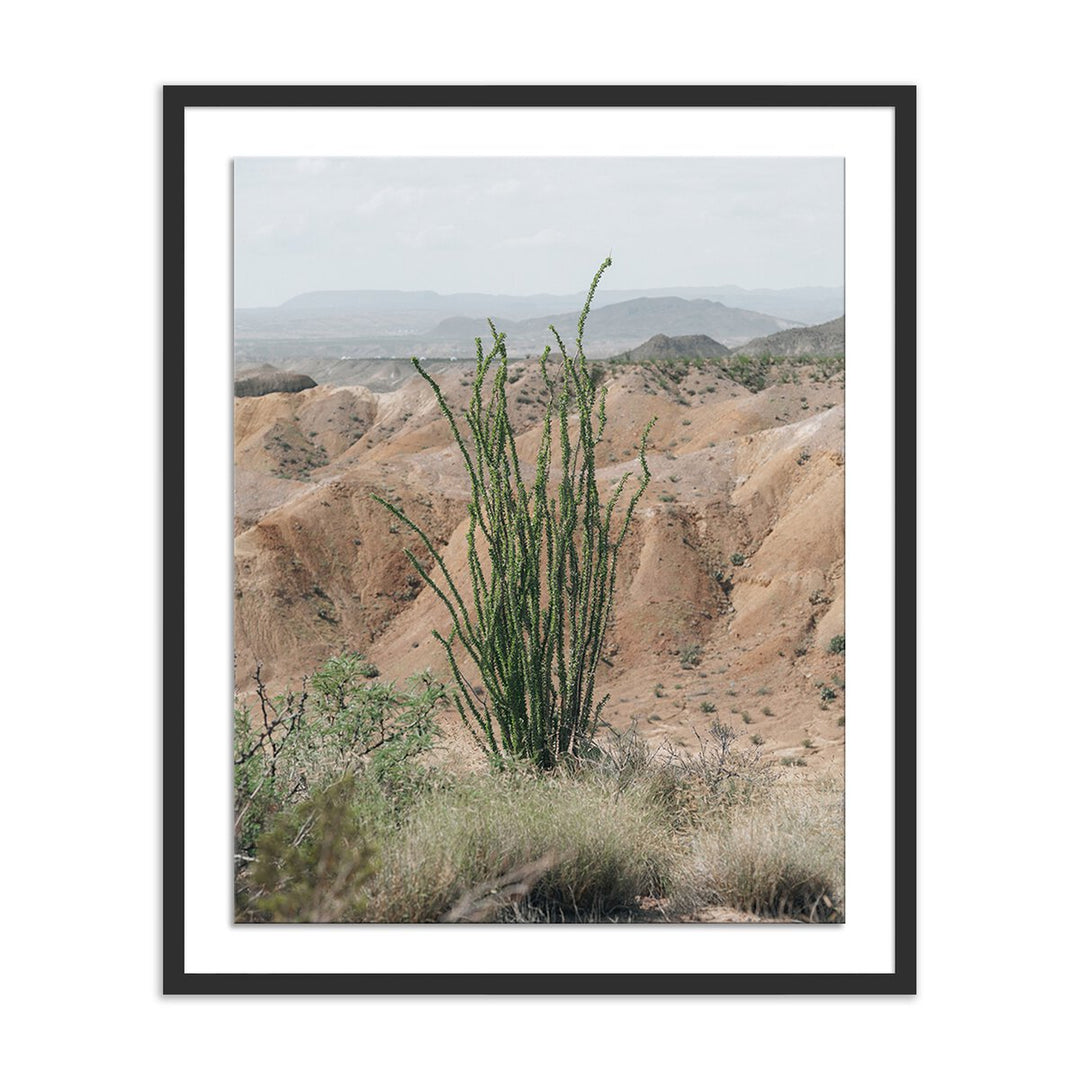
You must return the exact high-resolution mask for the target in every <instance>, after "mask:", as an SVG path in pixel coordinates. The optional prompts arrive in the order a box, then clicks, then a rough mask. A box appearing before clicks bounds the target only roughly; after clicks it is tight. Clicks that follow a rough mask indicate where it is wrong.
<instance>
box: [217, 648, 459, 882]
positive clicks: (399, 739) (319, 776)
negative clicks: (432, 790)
mask: <svg viewBox="0 0 1080 1080" xmlns="http://www.w3.org/2000/svg"><path fill="white" fill-rule="evenodd" d="M374 670H375V669H374V667H373V666H372V665H370V664H368V663H366V662H365V661H364V658H363V657H362V656H361V655H360V654H359V653H348V652H347V653H342V654H341V655H339V656H333V657H331V658H330V659H329V660H327V661H326V662H325V663H324V664H323V666H322V667H320V668H319V669H318V670H317V671H316V672H315V673H314V674H312V675H311V676H309V677H308V678H307V679H306V680H305V681H304V684H303V687H302V689H301V690H300V691H299V692H296V691H292V690H290V691H287V692H286V693H283V694H279V695H276V696H271V695H270V694H269V693H268V691H267V689H266V687H265V685H264V684H263V682H262V678H261V674H260V672H259V671H258V670H256V673H255V687H256V690H255V701H254V704H253V705H249V704H242V703H240V702H239V701H238V702H237V704H236V706H235V709H234V724H233V800H234V805H233V811H234V812H233V819H234V833H235V840H236V854H237V862H238V863H239V864H240V865H241V867H242V865H243V864H244V863H248V862H250V861H251V860H252V858H253V857H254V853H255V846H256V843H257V841H258V839H259V836H260V834H261V833H262V831H263V830H264V829H265V828H266V827H267V825H268V824H269V822H270V820H271V819H272V818H273V817H274V816H275V815H276V814H280V813H281V812H283V811H286V810H289V809H290V808H292V807H294V806H296V805H297V804H299V803H301V802H303V801H304V800H306V799H308V798H310V797H311V796H312V795H313V794H314V793H316V792H319V791H322V790H324V789H327V788H329V787H330V785H332V784H334V783H336V782H337V781H339V780H341V779H342V778H343V777H345V775H346V774H349V773H351V774H352V775H353V776H354V777H355V778H356V783H357V785H358V788H359V789H362V790H364V791H366V792H368V793H369V794H370V795H371V797H372V798H373V799H381V800H383V801H385V802H386V804H387V805H388V806H391V805H393V804H394V803H399V802H402V801H403V800H404V799H405V796H406V795H407V794H408V792H410V791H411V790H412V789H414V788H416V787H418V786H419V785H421V784H422V781H423V768H422V767H421V766H420V765H419V763H418V758H419V757H420V755H421V754H423V753H424V751H426V750H427V749H429V748H430V747H431V745H432V742H433V740H434V737H435V734H436V727H435V713H436V710H437V709H438V707H439V705H440V703H441V702H442V701H443V700H444V696H443V691H442V688H441V687H440V686H439V685H438V684H436V683H434V682H432V680H431V679H430V678H429V677H428V676H427V675H421V676H417V677H416V678H415V679H413V680H411V681H410V683H409V684H408V686H407V688H406V689H404V690H402V689H399V688H398V687H396V686H395V685H394V684H393V683H376V682H372V681H370V680H371V673H372V672H373V671H374Z"/></svg>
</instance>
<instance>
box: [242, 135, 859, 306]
mask: <svg viewBox="0 0 1080 1080" xmlns="http://www.w3.org/2000/svg"><path fill="white" fill-rule="evenodd" d="M234 178H235V192H236V199H235V283H236V290H235V296H234V302H235V304H236V306H238V307H259V306H269V305H275V304H279V303H281V302H282V301H284V300H287V299H289V298H290V297H292V296H295V295H296V294H298V293H302V292H310V291H313V290H317V289H432V290H434V291H436V292H440V293H449V292H488V293H517V294H527V293H537V292H551V293H572V292H577V291H579V290H581V289H584V288H586V287H587V285H588V283H589V281H590V280H591V278H592V275H593V274H594V273H595V271H596V268H597V267H598V266H599V264H600V263H601V262H602V261H603V259H604V258H605V257H606V256H607V255H608V254H609V253H610V254H611V256H612V258H613V260H614V261H613V265H612V267H611V269H610V270H609V271H608V272H607V273H606V274H605V276H604V284H605V286H606V287H608V288H611V289H636V288H642V289H645V288H661V287H665V286H675V285H682V286H688V285H690V286H718V285H741V286H742V287H744V288H747V289H752V288H789V287H792V286H799V285H842V284H843V275H844V270H843V244H844V239H843V231H844V230H843V220H844V219H843V210H844V203H843V199H844V196H843V185H844V172H843V161H842V160H841V159H839V158H520V157H519V158H238V159H237V160H236V162H235V172H234Z"/></svg>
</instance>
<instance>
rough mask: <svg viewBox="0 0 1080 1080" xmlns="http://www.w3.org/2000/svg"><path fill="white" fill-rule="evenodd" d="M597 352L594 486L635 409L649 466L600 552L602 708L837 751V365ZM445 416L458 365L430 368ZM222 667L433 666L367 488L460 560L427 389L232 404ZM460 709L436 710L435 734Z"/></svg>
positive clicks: (410, 575)
mask: <svg viewBox="0 0 1080 1080" xmlns="http://www.w3.org/2000/svg"><path fill="white" fill-rule="evenodd" d="M740 363H741V362H738V361H736V360H732V359H730V358H725V359H724V360H723V361H717V362H712V363H710V362H702V361H697V362H681V363H680V362H674V363H671V362H657V363H655V364H645V365H638V364H614V365H612V364H609V365H607V366H603V367H601V368H600V369H598V371H597V378H599V379H602V380H604V381H605V383H606V384H607V387H608V397H607V415H608V428H607V431H606V432H605V435H604V439H603V441H602V443H601V444H600V445H599V446H598V447H597V459H596V460H597V468H598V480H599V484H600V487H601V493H602V494H603V492H605V491H607V490H610V489H611V488H612V487H613V486H614V485H615V484H616V483H617V482H618V479H619V477H621V476H622V475H623V474H624V473H625V472H627V471H636V468H637V462H636V454H637V443H638V440H639V438H640V435H641V432H642V431H643V430H644V428H645V426H646V424H647V423H648V421H649V420H650V419H651V418H652V417H656V418H657V420H656V424H655V426H654V427H653V429H652V433H651V436H650V439H649V444H648V462H649V468H650V470H651V472H652V482H651V483H650V485H649V488H648V490H647V492H646V495H645V497H644V498H643V499H642V500H641V502H640V504H639V505H638V508H637V510H636V512H635V515H634V519H633V522H632V526H631V530H630V534H629V537H628V540H627V544H626V546H625V548H624V551H623V555H622V557H621V560H620V573H619V579H618V585H617V589H616V598H615V606H614V617H613V622H612V625H611V627H610V631H609V646H608V651H607V656H606V658H605V662H604V663H603V664H602V665H601V669H600V672H599V674H598V679H599V683H600V687H599V689H600V692H601V693H608V694H610V701H609V704H608V707H607V710H606V713H605V719H606V720H607V721H608V722H609V723H611V724H612V725H613V726H615V727H617V728H620V729H625V728H628V727H630V726H632V725H635V726H636V727H637V730H638V731H639V732H640V733H642V734H643V735H645V736H646V737H647V738H650V739H653V740H657V741H659V740H661V739H667V740H669V741H671V742H674V743H676V744H683V745H693V744H694V740H695V731H698V730H704V729H705V728H706V727H707V726H708V725H709V724H710V723H711V722H713V721H716V720H718V721H721V722H725V723H729V724H731V725H733V726H736V727H738V728H739V729H740V731H743V732H748V733H749V734H750V735H751V737H752V738H753V739H754V741H755V742H757V741H758V740H760V741H761V745H762V746H763V749H764V750H765V751H766V752H768V753H769V754H770V755H772V756H774V757H775V758H776V759H777V760H778V761H779V760H784V761H787V762H789V763H797V762H805V763H806V764H807V765H808V766H810V767H811V768H813V767H816V766H819V765H822V764H824V763H827V762H829V763H834V762H839V761H840V759H841V757H842V751H843V742H844V727H843V722H844V690H843V682H844V673H843V653H842V651H841V642H842V635H843V633H844V502H843V492H844V391H843V366H842V362H839V363H838V362H836V361H835V360H834V361H830V362H824V363H819V362H816V361H813V360H810V359H800V360H799V361H792V362H788V363H784V364H777V365H775V366H773V367H771V368H767V369H766V368H759V367H754V366H752V365H751V367H749V368H748V367H746V366H745V364H744V365H742V366H740ZM441 384H442V387H443V391H444V393H445V396H446V398H447V400H448V401H449V402H450V404H451V406H452V407H453V408H455V409H456V410H458V411H459V412H460V411H461V410H462V409H463V408H464V404H465V401H466V400H467V398H468V396H469V395H470V394H471V393H472V376H471V374H470V373H469V372H467V371H466V370H465V369H463V370H462V371H460V372H453V373H450V374H444V375H443V376H442V377H441ZM545 393H546V391H545V389H544V383H543V380H542V378H541V374H540V370H539V367H538V365H537V364H536V363H530V362H517V363H512V364H511V367H510V372H509V379H508V395H509V402H510V409H511V420H512V424H513V427H514V430H515V432H516V433H517V443H518V449H519V453H520V455H521V457H522V460H523V461H524V462H530V461H533V460H535V454H536V448H537V445H538V442H539V435H540V427H539V425H540V421H541V419H542V416H543V410H544V402H545V400H546V399H545ZM235 445H236V482H235V499H236V506H235V523H236V539H235V544H236V599H235V605H236V621H235V626H236V642H235V647H236V677H237V685H238V689H239V690H241V691H242V692H243V691H244V690H246V689H247V688H248V687H249V686H250V685H251V681H250V680H251V675H252V672H253V671H254V669H255V666H256V665H257V664H259V665H261V668H262V674H263V677H264V679H265V680H266V681H267V683H268V684H269V685H270V686H271V688H272V689H281V688H283V687H284V686H285V685H286V684H292V685H294V686H296V685H298V684H299V682H300V680H301V679H302V677H303V676H304V675H305V674H306V673H307V672H309V671H311V670H312V669H313V668H314V667H315V666H316V665H317V664H318V663H319V662H320V661H321V660H323V659H324V658H325V657H326V655H328V654H329V653H330V652H332V651H334V650H337V649H340V648H349V649H355V650H359V651H361V652H364V653H365V654H366V655H367V656H368V658H369V659H370V660H372V661H373V662H374V663H375V664H376V665H377V666H378V668H379V669H380V671H381V673H382V675H383V676H384V677H387V678H396V679H404V678H406V677H407V676H409V675H411V674H413V673H414V672H416V671H418V670H422V669H424V668H427V667H430V668H432V669H433V670H434V671H436V672H437V673H444V672H445V667H446V662H445V657H444V656H443V654H442V650H441V647H440V646H439V645H438V643H437V642H435V641H434V639H433V638H432V635H431V631H432V630H433V629H438V630H441V631H445V630H446V629H447V628H448V617H447V614H446V611H445V609H444V608H443V606H442V603H441V602H440V601H439V599H438V597H437V596H435V595H434V594H433V593H432V590H431V589H430V588H428V587H427V586H425V585H424V582H423V580H422V579H421V578H420V577H419V575H417V573H416V571H415V569H414V568H413V567H412V566H411V565H410V564H409V562H408V560H407V559H406V558H405V556H404V554H403V548H404V547H405V546H409V547H410V548H411V549H412V550H413V551H414V552H415V553H416V554H417V555H418V556H422V561H424V562H425V565H430V564H431V562H432V561H433V560H432V559H431V556H430V555H428V554H427V553H426V552H424V551H423V546H422V545H421V544H420V543H418V541H417V540H416V538H415V537H414V536H409V535H407V533H408V530H407V529H405V528H404V527H403V526H401V525H399V524H398V523H396V522H395V521H394V520H393V519H392V517H391V516H390V515H389V514H388V512H387V511H386V510H385V509H384V508H383V507H381V506H379V504H378V503H376V502H375V500H374V499H373V498H372V497H371V496H372V495H373V494H378V495H380V496H382V497H383V498H386V499H388V500H390V501H392V502H394V503H395V504H397V505H399V506H400V507H401V509H402V510H403V511H404V512H405V513H406V514H407V515H408V516H409V517H411V518H412V519H413V520H414V521H416V522H418V523H419V524H420V525H421V526H422V527H423V528H424V530H425V531H426V532H427V534H428V535H429V536H430V537H431V539H432V541H433V543H434V544H435V546H436V549H437V550H439V552H440V554H441V555H442V557H443V558H444V560H445V561H446V564H447V566H448V567H449V569H450V571H451V573H457V574H461V575H462V578H463V579H464V571H465V559H466V547H465V530H466V521H467V514H466V507H467V500H468V495H469V489H468V483H467V477H466V474H465V471H464V468H463V466H462V463H461V460H460V455H459V453H458V450H457V447H456V445H455V444H454V441H453V439H452V436H451V433H450V430H449V425H448V424H447V423H446V421H445V420H444V419H443V418H442V416H441V414H440V413H439V410H438V407H437V405H436V402H435V400H434V396H433V394H432V392H431V389H430V388H429V387H428V386H427V384H426V383H424V382H423V380H421V379H420V378H419V377H414V378H413V379H411V380H410V381H409V382H407V383H406V384H405V385H404V386H402V387H401V388H400V389H398V390H396V391H393V392H391V393H384V394H376V393H372V392H371V391H370V390H367V389H365V388H363V387H329V386H317V387H314V388H312V389H308V390H304V391H301V392H299V393H271V394H266V395H264V396H261V397H250V398H238V399H237V400H236V423H235ZM457 724H458V721H457V719H456V717H455V716H454V715H450V714H448V716H447V717H446V723H445V726H446V728H447V729H448V730H449V731H450V732H451V737H452V733H453V731H454V729H455V728H456V726H457Z"/></svg>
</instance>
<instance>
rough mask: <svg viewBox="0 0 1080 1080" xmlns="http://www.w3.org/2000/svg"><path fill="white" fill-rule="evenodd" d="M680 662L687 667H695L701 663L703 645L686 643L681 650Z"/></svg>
mask: <svg viewBox="0 0 1080 1080" xmlns="http://www.w3.org/2000/svg"><path fill="white" fill-rule="evenodd" d="M679 663H680V664H681V665H682V666H683V668H686V669H687V670H688V669H690V668H695V667H697V666H698V665H699V664H700V663H701V646H700V645H684V646H683V647H682V648H681V649H680V650H679Z"/></svg>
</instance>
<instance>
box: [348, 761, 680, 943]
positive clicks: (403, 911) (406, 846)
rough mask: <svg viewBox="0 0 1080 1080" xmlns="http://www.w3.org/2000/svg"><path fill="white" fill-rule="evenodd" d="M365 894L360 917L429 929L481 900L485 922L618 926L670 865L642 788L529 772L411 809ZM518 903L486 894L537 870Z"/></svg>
mask: <svg viewBox="0 0 1080 1080" xmlns="http://www.w3.org/2000/svg"><path fill="white" fill-rule="evenodd" d="M380 851H381V853H382V854H381V860H382V865H381V867H380V870H379V872H378V873H377V874H376V875H374V876H373V877H372V878H371V879H370V881H369V882H368V883H367V885H366V886H365V890H364V892H365V899H366V907H365V910H364V918H365V919H366V920H368V921H372V922H390V923H400V922H410V923H411V922H433V921H436V920H438V919H440V918H441V917H444V916H445V915H446V914H447V912H449V911H450V910H451V909H452V908H453V907H454V906H455V905H456V904H457V902H458V901H459V900H460V899H461V898H462V897H463V896H466V895H470V894H471V895H476V893H477V891H478V887H480V888H479V891H480V892H481V893H483V892H485V891H486V892H487V893H488V894H489V895H488V897H487V899H488V900H489V901H490V903H489V905H488V916H489V917H491V918H500V919H503V920H507V919H517V920H530V921H531V920H545V921H591V920H600V919H603V920H607V919H611V918H618V917H620V916H626V915H628V914H629V913H630V912H631V911H632V910H633V909H634V908H635V907H636V905H637V901H638V898H639V897H641V896H643V895H655V894H656V893H657V892H658V891H659V890H661V889H663V887H664V885H665V883H666V880H667V878H668V875H669V873H670V870H671V868H672V866H673V859H674V856H673V853H672V845H671V840H670V832H669V829H668V827H667V825H666V823H665V820H664V814H663V810H662V808H661V807H660V805H659V804H658V803H657V802H656V800H655V799H654V798H653V797H652V796H651V795H650V792H649V790H648V789H647V788H645V787H642V786H640V785H625V786H622V787H620V785H619V783H618V779H617V777H615V776H610V775H607V776H606V775H604V774H603V773H602V772H601V771H599V770H589V771H585V772H579V773H565V772H561V771H553V772H548V773H539V772H535V771H524V770H522V769H519V768H514V767H513V766H507V767H505V768H504V769H502V771H500V772H497V773H494V774H492V775H486V776H485V775H480V776H474V777H471V778H467V779H463V780H461V781H459V782H458V783H456V784H454V785H453V786H449V787H443V788H440V789H436V790H434V791H433V792H431V793H430V794H428V795H426V796H425V797H423V798H422V799H421V801H420V802H419V803H418V804H417V806H416V807H415V809H414V812H413V813H412V814H411V815H410V817H409V819H408V821H407V822H406V823H405V824H404V825H403V826H402V828H401V829H400V830H397V831H395V833H394V834H393V837H392V842H389V843H387V844H386V845H385V846H383V845H380ZM538 863H539V864H540V865H543V866H546V867H547V868H546V869H545V870H544V871H543V872H542V873H541V874H539V876H538V878H537V880H536V881H535V882H534V883H533V884H532V886H531V888H530V889H529V891H528V895H527V896H520V895H519V896H517V897H516V898H513V897H514V894H513V893H512V892H509V891H507V893H506V897H505V902H502V898H500V896H498V895H497V893H498V892H499V889H498V888H497V887H493V888H490V889H487V890H485V889H484V888H483V886H484V885H485V883H495V882H499V881H506V880H507V879H508V878H513V877H515V871H516V870H519V869H520V868H524V867H528V866H535V865H537V864H538Z"/></svg>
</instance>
